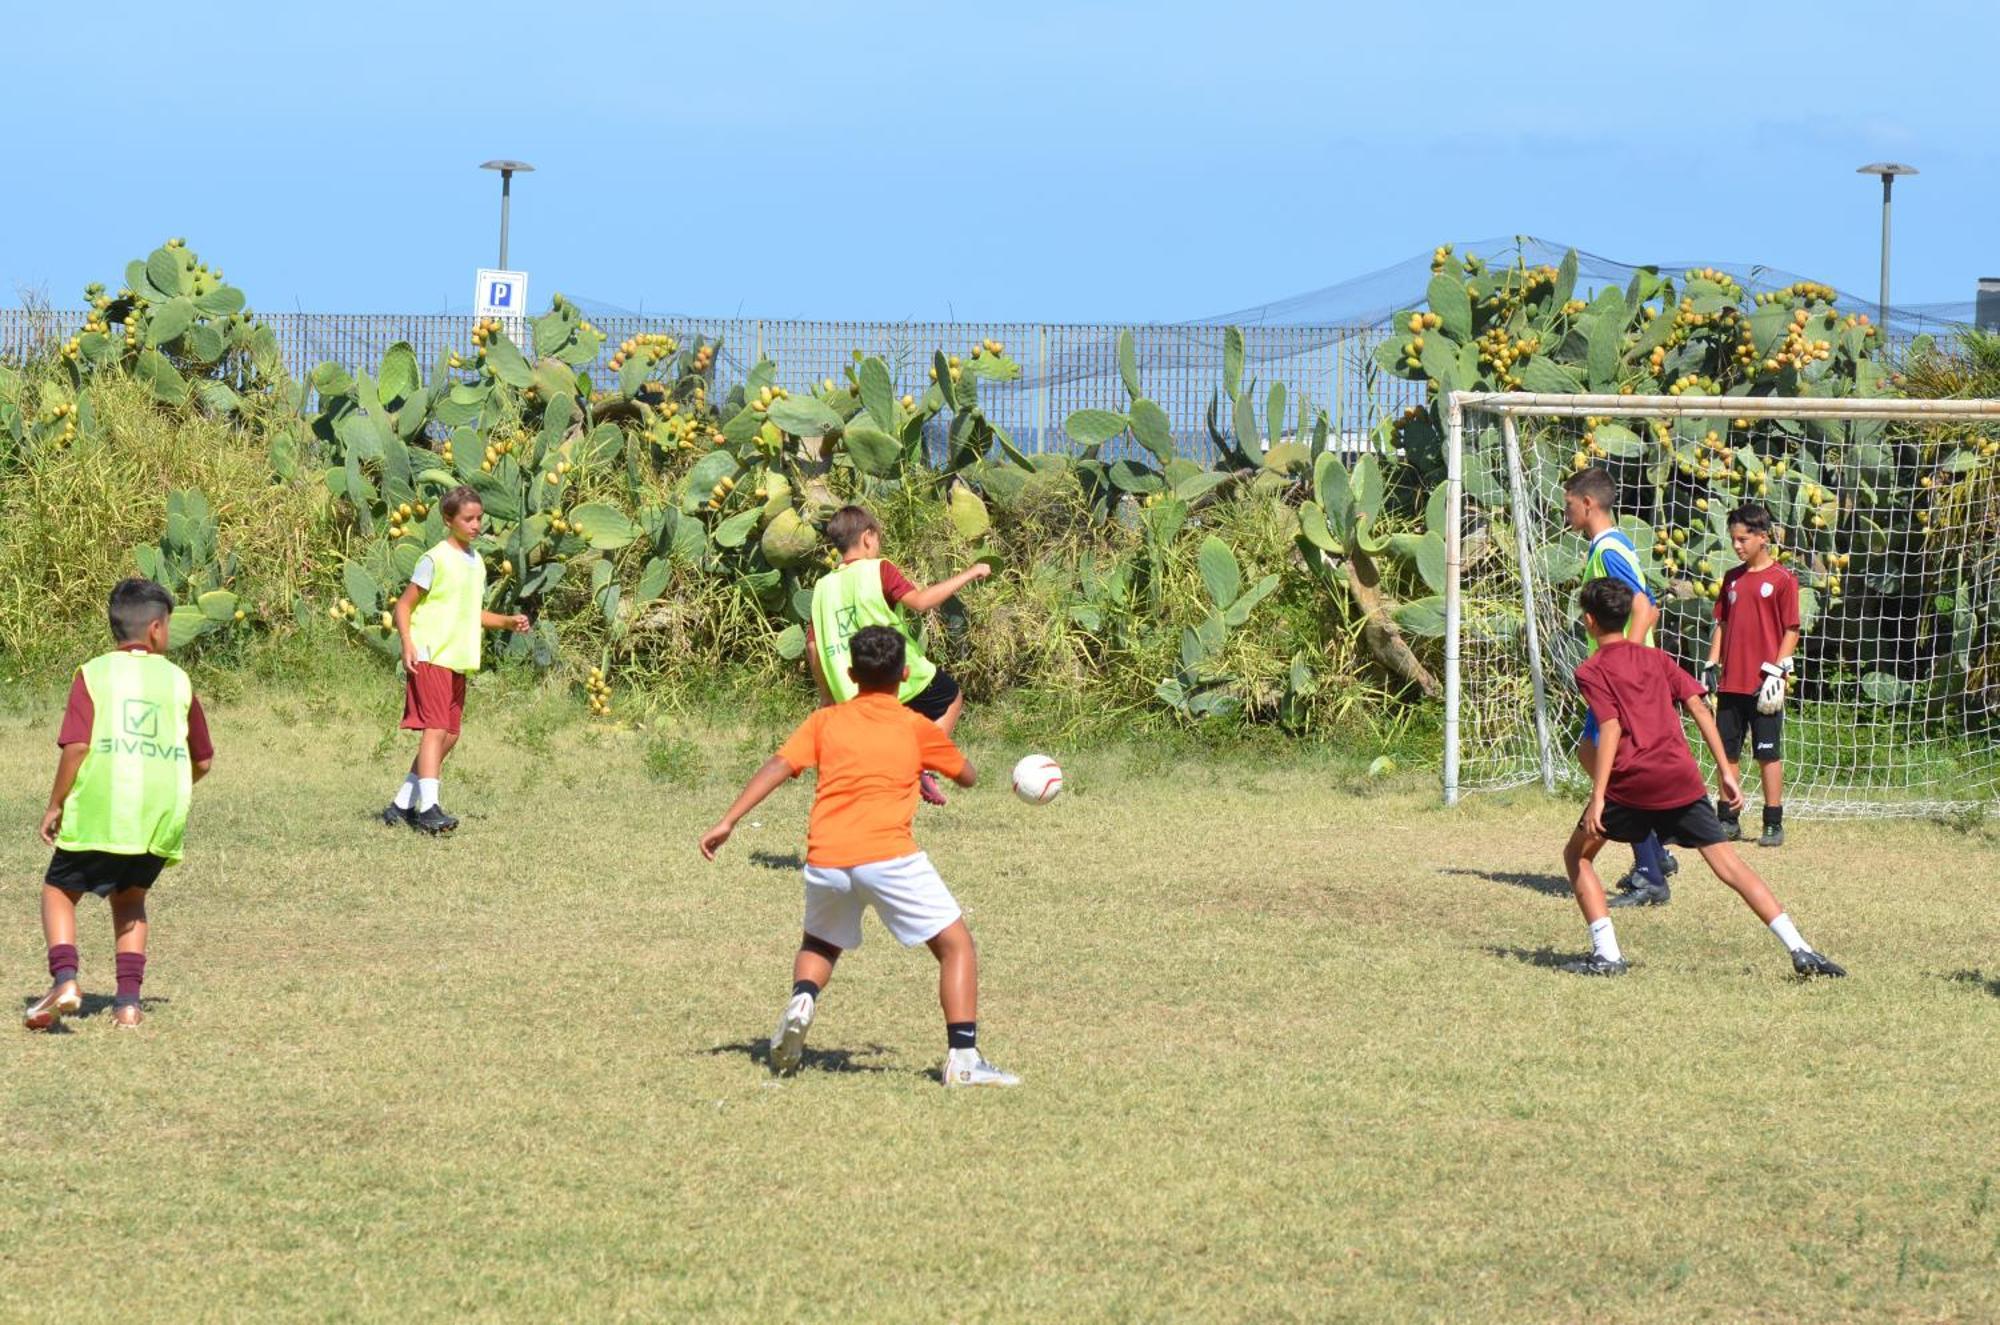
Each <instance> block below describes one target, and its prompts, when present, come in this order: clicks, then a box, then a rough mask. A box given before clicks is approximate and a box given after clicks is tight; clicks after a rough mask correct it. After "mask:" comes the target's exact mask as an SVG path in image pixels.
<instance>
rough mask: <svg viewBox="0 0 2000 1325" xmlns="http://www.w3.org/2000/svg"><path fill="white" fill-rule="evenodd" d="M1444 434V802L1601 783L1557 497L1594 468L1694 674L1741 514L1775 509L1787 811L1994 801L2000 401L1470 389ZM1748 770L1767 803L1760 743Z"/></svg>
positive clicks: (1999, 681)
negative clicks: (1605, 482)
mask: <svg viewBox="0 0 2000 1325" xmlns="http://www.w3.org/2000/svg"><path fill="white" fill-rule="evenodd" d="M1448 423H1449V427H1448V434H1449V435H1448V438H1447V451H1448V465H1449V478H1448V480H1447V482H1448V491H1449V495H1450V509H1451V511H1452V521H1451V527H1450V528H1448V529H1447V531H1446V543H1447V549H1448V557H1447V560H1448V565H1447V575H1448V577H1449V585H1448V589H1447V594H1446V617H1447V620H1446V652H1445V672H1446V685H1445V689H1446V695H1445V709H1446V712H1445V798H1446V801H1447V802H1448V803H1449V802H1452V801H1455V800H1456V799H1457V798H1458V796H1459V795H1460V793H1462V792H1464V791H1474V790H1485V789H1498V788H1505V787H1512V786H1520V785H1525V784H1530V783H1535V782H1540V783H1541V784H1542V785H1543V786H1545V787H1546V788H1548V789H1549V790H1550V791H1555V790H1556V789H1557V788H1558V787H1559V786H1565V785H1566V786H1568V787H1570V788H1572V789H1578V788H1582V787H1584V786H1586V785H1587V783H1586V780H1585V779H1584V776H1583V773H1582V771H1581V770H1580V769H1579V767H1578V766H1577V763H1576V758H1575V749H1576V743H1577V737H1578V734H1579V732H1580V730H1581V727H1582V722H1583V717H1584V705H1583V702H1582V700H1581V698H1580V696H1579V695H1578V694H1577V690H1576V684H1575V681H1574V679H1573V673H1574V671H1575V668H1576V666H1577V664H1578V663H1580V662H1581V661H1582V660H1583V658H1584V657H1585V654H1586V640H1585V636H1584V633H1583V629H1582V624H1581V618H1580V614H1579V612H1578V610H1577V607H1576V594H1577V590H1578V588H1579V587H1580V585H1581V583H1582V573H1583V568H1584V563H1585V559H1586V556H1587V553H1588V545H1587V541H1586V540H1585V539H1584V538H1583V537H1582V536H1581V535H1579V534H1577V533H1575V532H1573V531H1571V530H1570V529H1569V528H1568V527H1567V524H1566V522H1565V520H1564V518H1563V489H1562V484H1563V481H1564V480H1565V479H1566V478H1568V477H1569V475H1570V474H1572V473H1573V472H1575V471H1576V470H1578V469H1581V468H1583V467H1585V466H1587V465H1598V466H1601V467H1603V468H1604V469H1605V470H1607V471H1608V472H1609V473H1610V474H1611V476H1612V478H1613V479H1614V481H1615V482H1616V484H1617V487H1618V501H1619V512H1618V514H1619V524H1620V527H1621V528H1622V529H1623V530H1624V531H1625V532H1626V534H1628V535H1629V536H1630V538H1631V540H1632V543H1633V544H1634V546H1635V547H1636V548H1637V549H1638V554H1639V561H1640V563H1641V566H1642V568H1643V570H1644V572H1645V576H1646V580H1647V584H1648V587H1649V588H1650V589H1651V590H1652V592H1653V594H1654V596H1655V597H1656V598H1657V599H1658V601H1659V606H1660V610H1661V617H1660V623H1659V626H1658V628H1657V629H1658V637H1657V642H1658V644H1659V646H1660V647H1661V648H1663V649H1666V650H1667V651H1669V652H1670V653H1671V654H1672V655H1673V657H1674V658H1675V660H1676V661H1678V662H1679V663H1680V664H1681V665H1682V666H1683V667H1686V668H1687V669H1688V670H1689V671H1691V672H1694V673H1695V674H1696V675H1699V669H1700V667H1701V665H1702V663H1703V661H1704V660H1705V659H1706V658H1707V656H1708V644H1709V637H1710V632H1711V631H1712V630H1713V628H1714V609H1715V599H1716V596H1717V594H1718V592H1719V590H1720V587H1721V585H1720V582H1721V579H1722V576H1723V574H1724V572H1726V571H1727V570H1729V569H1730V568H1731V567H1732V566H1735V565H1736V564H1737V558H1736V555H1735V553H1734V551H1733V550H1732V548H1731V544H1730V538H1729V529H1728V516H1729V512H1730V511H1731V510H1733V509H1735V508H1736V507H1737V506H1738V505H1740V504H1743V503H1745V502H1758V503H1761V504H1762V505H1764V506H1765V507H1766V508H1767V509H1768V510H1769V511H1770V513H1771V518H1772V523H1773V525H1774V536H1773V543H1774V548H1775V550H1776V552H1777V555H1778V556H1779V558H1780V560H1781V562H1782V563H1783V564H1784V565H1785V566H1786V567H1787V568H1788V569H1789V570H1791V572H1792V573H1793V574H1794V575H1795V576H1796V577H1797V578H1798V582H1799V608H1800V618H1801V638H1800V642H1799V646H1798V650H1797V653H1796V655H1795V659H1796V664H1795V671H1794V673H1793V678H1792V685H1791V690H1790V693H1789V695H1788V697H1787V700H1786V704H1785V728H1784V747H1783V758H1784V771H1785V803H1786V805H1787V806H1788V807H1790V808H1791V809H1793V810H1797V811H1803V812H1805V813H1809V814H1820V815H1938V814H1953V813H1966V812H1977V811H1980V810H1982V809H1983V808H1985V807H1987V806H1989V805H1990V804H1991V803H1992V802H1993V801H1994V798H1995V796H1996V794H2000V574H1996V571H2000V400H1974V401H1909V400H1816V399H1810V398H1786V399H1778V398H1773V397H1758V398H1749V397H1719V398H1716V397H1708V398H1704V397H1694V396H1588V395H1583V396H1562V395H1527V394H1504V395H1502V394H1477V393H1459V394H1457V395H1455V396H1454V397H1453V398H1452V402H1451V408H1450V410H1449V413H1448ZM1689 734H1690V738H1692V737H1693V732H1692V730H1690V733H1689ZM1696 753H1697V755H1698V756H1700V757H1701V760H1702V763H1703V766H1704V770H1705V771H1707V772H1708V773H1710V775H1711V778H1712V775H1713V770H1712V769H1710V768H1708V764H1709V760H1708V757H1707V752H1706V751H1705V750H1701V749H1699V748H1697V750H1696ZM1742 769H1743V785H1744V792H1745V795H1746V796H1748V797H1750V798H1751V799H1752V800H1755V799H1756V798H1757V794H1758V792H1757V776H1756V765H1755V763H1754V761H1752V760H1751V759H1750V757H1749V752H1748V750H1747V749H1746V750H1745V752H1744V762H1743V765H1742ZM1711 785H1713V783H1712V781H1711Z"/></svg>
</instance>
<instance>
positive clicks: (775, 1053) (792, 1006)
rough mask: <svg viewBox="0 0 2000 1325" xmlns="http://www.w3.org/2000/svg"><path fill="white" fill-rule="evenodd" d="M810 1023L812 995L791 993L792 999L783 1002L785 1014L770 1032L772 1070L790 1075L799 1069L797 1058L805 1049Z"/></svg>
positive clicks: (803, 1054) (781, 1074)
mask: <svg viewBox="0 0 2000 1325" xmlns="http://www.w3.org/2000/svg"><path fill="white" fill-rule="evenodd" d="M812 1024H813V996H812V995H811V994H793V995H792V1001H791V1002H789V1003H787V1004H785V1015H784V1016H782V1017H780V1018H778V1029H777V1030H775V1031H773V1032H772V1033H771V1070H772V1071H773V1072H776V1073H777V1074H778V1075H779V1076H790V1075H791V1074H792V1073H794V1072H796V1071H798V1070H799V1059H800V1058H802V1057H804V1056H805V1051H806V1028H807V1027H809V1026H811V1025H812Z"/></svg>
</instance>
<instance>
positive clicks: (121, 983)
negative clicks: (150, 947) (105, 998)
mask: <svg viewBox="0 0 2000 1325" xmlns="http://www.w3.org/2000/svg"><path fill="white" fill-rule="evenodd" d="M145 982H146V954H145V953H143V952H121V953H119V954H118V996H117V997H116V998H114V999H113V1000H112V1002H113V1003H114V1004H117V1005H125V1004H131V1005H133V1006H137V1005H138V1002H139V986H140V985H142V984H144V983H145Z"/></svg>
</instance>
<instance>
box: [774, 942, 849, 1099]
mask: <svg viewBox="0 0 2000 1325" xmlns="http://www.w3.org/2000/svg"><path fill="white" fill-rule="evenodd" d="M839 960H840V948H839V946H838V945H837V944H833V943H829V942H827V941H826V940H825V939H823V938H819V937H817V936H815V935H814V934H813V932H812V931H811V930H807V931H806V933H805V935H804V937H803V938H801V939H800V940H799V951H798V955H797V956H795V957H793V958H792V996H791V998H789V999H787V1000H786V1002H785V1010H784V1012H783V1013H781V1014H780V1015H779V1017H778V1029H777V1030H775V1031H773V1032H772V1033H771V1049H770V1063H771V1070H772V1071H773V1072H795V1071H797V1070H798V1066H799V1060H800V1059H801V1058H803V1057H805V1051H806V1031H807V1030H809V1029H810V1028H811V1027H812V1023H813V1015H814V1013H816V1012H817V1011H818V1010H819V996H820V993H821V991H822V990H824V989H825V988H826V982H827V981H829V980H831V979H833V964H834V963H835V962H837V961H839Z"/></svg>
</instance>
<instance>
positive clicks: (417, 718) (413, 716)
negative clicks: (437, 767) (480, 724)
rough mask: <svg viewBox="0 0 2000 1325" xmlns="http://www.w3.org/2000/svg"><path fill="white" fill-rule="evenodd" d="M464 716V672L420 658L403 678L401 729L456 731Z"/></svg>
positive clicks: (454, 734)
mask: <svg viewBox="0 0 2000 1325" xmlns="http://www.w3.org/2000/svg"><path fill="white" fill-rule="evenodd" d="M464 716H465V673H464V672H454V671H452V670H451V669H450V668H449V667H438V666H436V665H434V664H432V663H426V662H420V663H418V664H417V670H416V671H414V672H411V673H410V674H409V675H408V676H407V677H405V678H404V681H403V730H405V731H413V732H421V731H447V732H450V733H451V734H452V735H453V736H456V735H458V724H459V720H460V719H461V718H463V717H464Z"/></svg>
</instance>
